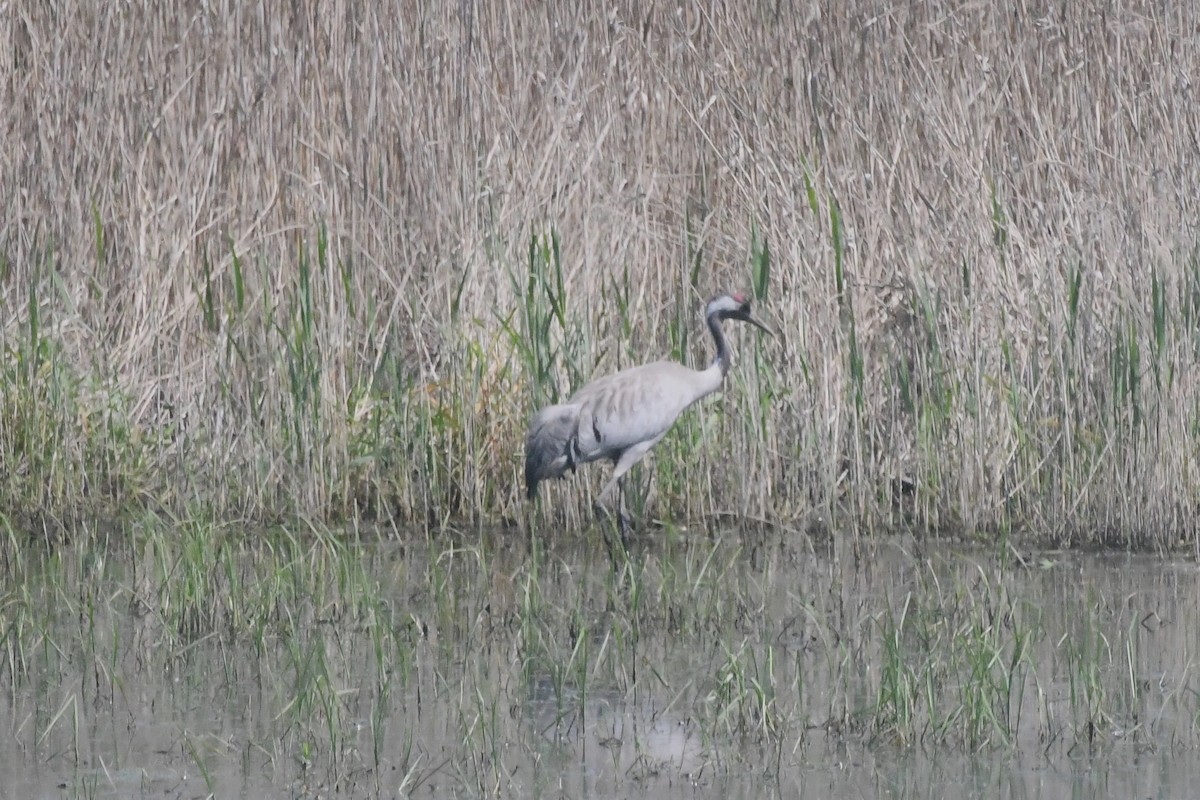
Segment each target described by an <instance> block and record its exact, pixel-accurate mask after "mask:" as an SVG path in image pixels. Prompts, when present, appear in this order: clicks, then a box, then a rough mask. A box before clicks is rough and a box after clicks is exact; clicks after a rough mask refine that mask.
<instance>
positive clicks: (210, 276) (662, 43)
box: [0, 1, 1200, 545]
mask: <svg viewBox="0 0 1200 800" xmlns="http://www.w3.org/2000/svg"><path fill="white" fill-rule="evenodd" d="M1198 27H1200V26H1198V25H1197V19H1196V12H1195V11H1194V9H1193V8H1192V7H1191V6H1190V5H1188V4H1185V3H1177V4H1168V6H1167V7H1166V8H1164V7H1162V6H1161V5H1159V4H1140V3H1134V4H1123V3H1104V2H1089V3H1085V4H1083V5H1071V6H1062V5H1061V4H1059V5H1053V6H1051V5H1038V4H1025V3H1021V4H1017V5H1016V6H1015V7H1012V8H1009V7H1006V8H1005V9H1003V10H999V9H993V8H992V7H991V6H989V5H988V4H981V5H974V6H968V5H961V4H956V3H948V2H933V3H927V4H921V5H919V6H914V7H905V6H898V7H894V8H888V7H881V6H877V5H876V4H872V3H867V2H851V3H846V4H804V3H801V4H785V3H774V4H750V3H747V4H730V5H728V6H725V7H720V8H713V9H709V8H708V4H694V3H686V2H685V3H682V4H668V5H666V6H654V7H650V8H646V7H643V6H642V5H640V4H632V3H618V4H615V5H614V4H590V3H584V4H568V5H555V6H554V7H552V8H542V7H541V6H540V5H538V4H516V3H511V2H509V3H501V4H490V5H489V4H443V5H441V6H436V5H435V6H428V4H417V3H409V2H401V3H396V4H391V5H387V6H382V7H371V8H362V7H360V6H359V5H357V4H353V3H346V2H330V3H323V4H321V5H320V7H319V8H317V9H315V10H314V9H306V8H301V7H299V6H297V7H292V8H287V9H284V8H279V7H276V6H274V5H272V4H266V3H260V4H253V3H229V2H219V1H218V2H211V3H205V4H189V3H168V4H144V5H139V4H125V5H122V6H119V7H114V8H112V9H108V8H106V9H104V10H93V9H90V8H84V7H82V6H73V5H69V4H68V5H65V6H61V7H57V8H56V7H54V6H53V5H49V4H16V5H14V6H10V7H9V8H8V10H7V11H5V12H4V15H3V17H2V18H0V52H3V53H5V54H6V56H5V60H6V64H7V65H8V69H7V70H6V74H5V75H4V79H3V84H2V85H3V89H2V90H0V91H2V92H3V103H0V120H2V124H3V129H4V131H5V142H6V146H5V147H4V148H3V149H2V150H0V185H3V186H5V187H8V191H6V192H4V193H3V194H2V196H0V203H3V205H4V209H3V212H4V213H3V215H2V216H0V259H2V260H0V303H2V305H0V308H2V312H0V314H2V316H0V324H2V328H3V336H4V356H3V364H2V366H3V374H2V375H0V380H2V381H3V386H4V396H3V401H2V402H3V405H0V470H2V471H3V473H4V474H3V477H4V481H3V485H4V487H5V488H4V490H3V491H4V493H5V495H4V500H3V503H4V505H5V506H6V507H9V508H14V509H24V510H31V511H32V510H37V509H41V510H43V511H46V512H47V513H49V515H50V516H52V517H64V518H65V517H69V516H70V515H72V514H75V513H81V512H88V513H90V512H93V511H95V510H97V509H106V510H111V509H112V508H114V507H115V508H121V507H124V506H126V505H127V504H130V503H133V504H150V505H153V506H157V507H165V508H169V509H174V510H177V511H181V512H187V511H198V510H200V509H203V510H204V511H205V512H206V513H215V514H219V515H229V514H243V515H246V516H251V517H270V516H277V515H281V514H291V513H303V514H306V515H317V516H322V515H332V516H337V515H342V514H352V513H369V514H394V515H399V516H401V517H412V518H419V519H431V520H435V521H436V520H442V519H446V518H449V517H453V516H462V515H466V516H470V517H484V518H490V517H496V516H505V517H514V516H517V515H518V514H519V508H520V505H519V504H520V497H521V494H520V491H519V487H518V485H517V484H518V476H519V456H518V455H517V451H518V449H519V446H520V444H519V443H520V437H521V433H522V429H523V425H524V423H525V420H526V418H527V415H528V413H529V412H530V406H531V404H532V403H533V402H534V399H535V398H538V397H545V396H553V395H554V393H555V392H556V391H558V392H562V391H567V390H568V389H569V388H570V387H569V384H570V383H572V382H573V381H576V380H579V379H583V378H586V377H588V376H589V375H591V374H592V373H593V372H595V371H600V370H609V369H612V368H615V367H617V366H619V365H624V364H628V363H630V361H631V360H633V359H641V358H645V357H649V356H671V355H674V356H676V357H683V358H686V359H688V360H689V361H691V362H692V363H697V362H699V361H701V360H703V359H705V358H707V346H708V343H707V342H706V341H705V340H704V337H703V335H702V332H701V329H700V327H699V323H698V319H697V310H698V308H699V304H700V302H701V301H702V299H703V298H704V297H705V296H706V295H708V294H709V293H711V292H713V291H715V290H717V289H723V288H727V287H744V286H748V285H749V283H750V280H749V276H750V274H751V271H752V270H751V263H752V261H755V262H756V263H757V264H758V265H759V267H761V265H762V264H763V263H764V260H766V251H764V248H763V246H762V245H763V244H764V243H765V247H766V248H768V249H769V264H770V273H769V280H763V278H764V277H765V276H764V275H763V274H762V273H761V271H760V272H759V280H758V281H757V282H756V283H757V284H758V286H757V288H758V289H759V290H760V291H762V292H765V298H763V302H762V303H761V311H762V313H763V315H764V316H766V317H767V318H768V319H771V320H773V321H774V322H775V324H776V325H777V326H778V327H779V328H780V329H781V331H782V332H783V335H782V337H781V339H782V341H780V342H777V343H775V344H769V345H766V346H764V347H762V348H761V349H759V348H757V346H756V345H753V344H751V342H750V340H749V338H748V337H743V336H739V337H738V342H737V347H738V351H739V352H740V354H741V355H742V362H743V363H742V364H741V365H740V367H739V369H738V377H737V379H736V380H735V381H734V383H733V385H732V386H731V387H730V389H729V391H727V392H726V397H725V399H724V400H723V401H722V402H720V403H713V404H710V405H709V407H708V408H707V411H706V412H705V414H704V415H701V416H695V417H693V418H692V419H691V420H689V422H688V423H687V424H686V425H684V426H683V428H682V430H681V431H680V433H679V434H678V435H677V436H676V437H674V438H673V439H671V440H668V442H666V443H664V445H665V446H664V447H663V448H662V452H660V453H659V456H658V459H657V461H656V462H655V464H656V465H655V467H653V469H654V470H655V475H656V477H657V480H656V481H654V482H653V486H654V490H653V491H654V495H653V497H652V500H653V504H652V505H653V507H654V508H655V509H656V510H657V512H658V513H659V514H662V515H668V514H669V515H680V516H696V515H706V514H711V513H715V512H721V511H726V510H735V511H737V512H739V513H741V514H745V515H749V516H752V517H765V518H777V517H786V518H794V517H801V516H805V515H808V514H810V513H816V514H819V515H821V516H823V517H825V518H826V519H832V520H834V522H835V523H837V522H838V521H841V522H853V523H858V524H866V525H870V526H875V525H880V526H886V525H891V524H895V523H896V522H903V521H910V522H914V523H916V524H918V525H922V526H930V527H934V528H966V529H968V530H993V529H994V530H1001V531H1004V530H1010V529H1012V528H1014V527H1020V528H1027V529H1029V530H1033V531H1035V532H1037V533H1039V534H1049V535H1051V536H1053V537H1054V538H1056V539H1057V540H1059V541H1069V540H1075V539H1078V538H1080V537H1084V538H1106V539H1107V538H1120V539H1122V540H1124V541H1139V542H1153V543H1156V544H1160V545H1163V544H1170V543H1173V542H1176V541H1179V540H1187V541H1191V542H1195V541H1196V537H1195V525H1194V522H1193V520H1194V517H1195V515H1194V513H1193V510H1194V504H1195V500H1196V490H1195V488H1194V486H1195V480H1194V477H1193V476H1194V474H1195V472H1196V469H1197V457H1196V426H1197V423H1198V411H1197V405H1196V400H1195V398H1196V397H1197V396H1198V394H1200V393H1198V392H1197V388H1198V383H1200V373H1198V372H1197V365H1196V353H1197V346H1198V340H1197V333H1196V331H1197V327H1196V324H1197V316H1198V315H1200V265H1198V262H1197V259H1196V249H1195V248H1196V246H1197V234H1196V225H1195V219H1196V200H1195V199H1194V198H1195V191H1194V187H1195V186H1196V185H1198V184H1200V180H1197V179H1198V177H1200V175H1198V174H1197V173H1198V171H1200V159H1198V158H1197V152H1198V143H1197V141H1196V138H1195V137H1196V131H1197V130H1198V129H1200V125H1198V124H1197V123H1198V122H1200V120H1198V114H1197V111H1196V109H1197V107H1198V104H1197V103H1196V101H1195V97H1194V89H1193V87H1192V85H1191V76H1193V75H1195V74H1197V73H1198V70H1197V67H1198V66H1200V65H1198V63H1197V62H1198V58H1197V54H1198V42H1197V34H1196V30H1197V29H1198ZM553 233H556V234H557V241H558V246H559V248H560V250H559V252H558V253H557V255H556V254H555V253H554V252H553V251H552V249H551V248H549V247H548V246H547V247H546V249H545V250H541V249H539V248H531V241H535V242H536V243H537V244H538V245H546V244H547V243H548V242H550V241H551V239H552V234H553ZM531 276H532V277H531ZM559 281H561V284H562V286H561V290H562V291H561V296H560V294H559V291H558V289H559V287H558V282H559ZM547 287H549V288H547ZM555 303H559V305H557V306H555ZM531 322H534V323H540V324H542V325H544V326H545V327H544V328H543V329H542V330H541V331H540V333H539V332H538V331H530V330H529V329H528V325H529V324H530V323H531ZM539 337H540V338H541V340H542V341H541V343H540V344H539V345H538V346H537V347H536V348H532V349H531V348H530V345H529V343H530V342H531V341H532V340H533V339H535V338H539ZM539 348H540V349H539ZM539 353H540V355H539ZM722 411H723V413H721V412H722ZM723 449H728V450H729V451H730V453H729V455H724V454H723V453H722V452H721V451H722V450H723ZM696 450H698V452H699V454H698V455H692V456H689V457H687V458H685V457H684V455H685V454H687V453H689V452H692V451H696ZM730 463H736V464H738V470H737V471H736V474H731V471H730V470H728V465H729V464H730ZM593 479H594V478H593ZM899 479H905V480H910V481H912V484H913V485H915V487H916V492H915V495H914V496H911V497H910V496H908V495H903V494H902V495H901V496H900V497H899V498H897V497H896V496H895V495H896V492H895V487H896V486H897V483H898V480H899ZM586 494H587V492H586V491H583V490H582V487H578V486H576V487H574V488H571V489H568V490H565V491H556V492H552V493H551V497H552V503H551V506H552V508H553V509H554V510H553V511H552V512H551V513H553V514H555V515H558V516H563V515H565V517H566V518H568V521H572V520H579V519H581V518H584V517H585V516H586V513H585V510H586V508H587V503H586V501H585V500H584V497H585V496H586ZM564 509H565V510H564Z"/></svg>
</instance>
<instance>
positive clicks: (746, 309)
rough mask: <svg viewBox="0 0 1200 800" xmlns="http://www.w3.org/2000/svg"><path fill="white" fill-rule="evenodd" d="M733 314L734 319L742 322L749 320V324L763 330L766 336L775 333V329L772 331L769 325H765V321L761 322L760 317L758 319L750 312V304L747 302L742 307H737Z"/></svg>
mask: <svg viewBox="0 0 1200 800" xmlns="http://www.w3.org/2000/svg"><path fill="white" fill-rule="evenodd" d="M733 316H734V318H735V319H740V320H741V321H742V322H749V323H750V324H751V325H753V326H754V327H756V328H758V329H759V330H761V331H763V332H764V333H766V334H767V335H768V336H774V335H775V331H773V330H771V329H770V328H769V327H767V323H765V322H763V321H762V320H761V319H758V318H757V317H755V316H754V315H753V314H751V313H750V304H749V303H747V304H746V305H745V306H743V307H742V308H740V309H738V311H737V312H736V313H735V314H734V315H733Z"/></svg>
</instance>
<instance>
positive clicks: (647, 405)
mask: <svg viewBox="0 0 1200 800" xmlns="http://www.w3.org/2000/svg"><path fill="white" fill-rule="evenodd" d="M705 319H706V321H707V323H708V328H709V330H710V331H711V333H712V335H713V339H714V340H715V342H716V345H717V354H716V357H715V358H714V359H713V362H712V364H711V365H710V366H709V367H708V369H704V370H694V369H690V368H688V367H685V366H684V365H682V364H677V363H675V362H673V361H656V362H654V363H652V364H644V365H642V366H638V367H631V368H630V369H626V370H622V371H620V372H617V373H615V374H613V375H606V376H604V377H602V378H597V379H595V380H593V381H592V382H590V383H588V384H587V385H585V386H584V387H583V388H581V389H580V390H579V391H577V392H576V393H575V394H574V395H572V396H571V398H570V399H569V400H567V401H566V402H565V403H558V404H555V405H549V406H546V407H545V408H542V409H541V410H540V411H538V412H537V414H535V415H534V417H533V420H532V422H530V425H529V431H528V433H527V435H526V438H525V486H526V490H527V492H528V496H529V498H530V499H532V498H534V497H536V496H537V487H538V484H539V483H541V482H542V481H544V480H549V479H551V478H561V477H563V476H564V475H565V474H566V472H567V471H568V470H570V471H571V472H572V473H574V471H575V470H576V469H577V468H578V467H579V465H580V464H587V463H589V462H591V461H599V460H602V459H609V460H611V461H612V462H613V474H612V478H611V479H610V480H609V482H608V483H607V484H606V485H605V487H604V489H603V490H602V491H601V492H600V494H599V496H598V497H597V500H596V505H597V508H598V510H599V509H601V508H602V504H603V501H604V498H605V497H607V496H608V494H609V493H610V492H612V490H613V488H614V487H617V486H620V487H621V488H622V490H623V481H622V479H623V477H624V475H625V473H626V472H628V471H629V469H630V468H631V467H632V466H633V465H634V464H636V463H637V462H638V461H640V460H641V459H642V458H643V457H644V456H645V455H646V453H648V452H650V449H651V448H653V447H654V445H656V444H658V442H659V441H660V440H661V439H662V438H663V436H665V435H666V434H667V431H669V430H670V429H671V426H673V425H674V424H675V420H676V419H678V418H679V415H680V414H682V413H683V412H684V411H685V410H687V408H688V407H689V406H691V405H692V404H693V403H695V402H696V401H697V400H699V399H701V398H703V397H706V396H707V395H709V394H712V393H713V392H715V391H716V390H717V389H719V388H721V384H722V382H723V381H724V378H725V375H726V373H727V372H729V368H730V366H731V364H732V356H731V355H730V352H729V347H728V344H727V343H726V341H725V334H724V330H723V329H722V327H721V323H722V322H723V321H724V320H726V319H736V320H741V321H743V322H749V323H751V324H752V325H756V326H758V327H759V328H761V329H762V330H764V331H766V332H767V333H771V331H770V329H769V328H767V326H766V325H764V324H763V323H762V322H760V321H759V320H757V319H755V318H754V316H753V315H752V314H751V313H750V301H749V300H748V299H746V298H745V297H744V296H743V295H741V294H734V295H726V294H722V295H717V296H716V297H714V298H713V299H712V300H710V301H709V302H708V304H707V305H706V306H705ZM619 520H620V523H621V532H622V535H625V533H626V532H627V531H628V528H629V520H628V517H627V516H626V514H625V511H624V492H623V491H622V496H621V508H620V512H619Z"/></svg>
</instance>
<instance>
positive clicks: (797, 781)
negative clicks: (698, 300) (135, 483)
mask: <svg viewBox="0 0 1200 800" xmlns="http://www.w3.org/2000/svg"><path fill="white" fill-rule="evenodd" d="M413 537H414V538H415V539H416V540H417V542H418V543H417V544H411V543H410V544H398V543H397V542H396V541H395V538H396V537H395V536H393V537H388V538H384V539H380V538H379V537H376V536H374V535H372V536H370V537H368V536H365V535H355V536H342V537H331V536H323V535H312V536H307V535H303V534H299V533H283V534H278V533H277V534H272V535H269V536H268V535H263V536H251V535H248V534H247V535H232V534H229V533H227V532H225V533H220V534H218V533H215V532H210V533H204V534H196V533H193V534H190V535H180V536H178V537H174V536H152V535H144V536H140V537H139V536H138V535H133V537H132V541H133V544H124V543H123V544H121V545H120V546H112V545H109V546H106V547H104V548H101V547H99V546H74V547H73V546H60V547H59V548H58V549H57V550H55V551H53V552H43V551H42V550H41V549H39V548H38V547H34V546H30V548H29V549H27V550H24V551H23V552H22V553H21V554H20V555H19V556H14V557H10V558H8V559H7V560H6V561H5V563H4V571H5V583H4V588H3V594H2V595H0V597H2V600H0V625H2V626H3V627H2V628H0V636H2V637H3V649H2V651H0V655H2V657H3V659H4V661H3V664H0V688H3V691H2V692H0V698H2V700H0V718H6V719H7V722H6V723H5V728H6V731H5V732H6V734H7V736H6V739H7V741H8V746H6V747H3V748H0V772H2V773H3V774H4V775H5V776H6V778H5V781H4V786H5V788H4V789H2V790H0V795H4V796H11V797H47V798H59V797H156V798H157V797H188V798H191V797H204V796H208V795H210V794H212V795H215V796H218V797H234V796H254V795H260V796H270V797H277V796H293V797H328V796H351V797H359V796H361V797H395V796H414V797H418V796H419V797H439V798H440V797H479V796H509V797H546V798H562V797H571V798H576V797H594V798H617V797H643V796H653V797H656V798H661V800H666V799H667V798H689V799H691V800H694V799H695V798H730V797H732V798H742V797H745V798H751V797H753V798H761V797H789V798H796V797H799V798H851V797H853V798H858V797H896V798H925V797H952V796H953V797H981V798H982V797H988V798H992V797H1013V798H1061V797H1066V796H1070V797H1192V796H1194V795H1195V787H1196V786H1200V751H1198V749H1197V748H1198V747H1200V736H1198V735H1197V733H1198V731H1200V672H1198V671H1197V665H1196V664H1195V663H1194V662H1195V659H1196V655H1197V653H1198V652H1200V580H1198V575H1200V571H1198V570H1197V567H1196V564H1195V563H1194V562H1193V561H1191V560H1187V559H1181V560H1171V559H1167V558H1164V557H1159V556H1151V555H1147V556H1142V555H1138V556H1130V555H1111V554H1101V555H1096V554H1075V553H1037V554H1025V555H1023V556H1021V555H1017V553H1016V552H1015V551H1013V550H1011V549H1009V548H1006V547H999V546H998V547H995V548H992V549H986V548H979V549H967V548H957V547H956V548H951V547H948V546H944V545H940V544H936V543H928V542H926V543H918V542H914V541H912V540H911V539H910V540H904V541H894V542H887V543H875V542H870V541H867V540H862V539H856V538H854V537H852V536H846V537H840V538H839V539H838V540H837V541H835V542H833V543H826V544H820V543H813V542H811V541H810V540H808V539H807V538H805V537H804V536H803V535H801V534H798V533H793V532H780V531H774V532H768V533H763V532H760V531H754V532H740V531H736V530H727V531H722V532H713V533H709V532H689V531H672V532H669V533H664V532H656V533H652V534H649V535H646V536H645V537H644V538H642V539H640V540H639V541H638V542H637V543H636V545H635V546H634V548H633V549H632V551H631V552H630V554H629V556H628V559H627V560H626V559H623V558H619V557H615V558H614V557H611V556H610V554H609V551H608V548H607V547H606V545H605V544H604V539H603V538H602V537H601V536H600V535H599V534H598V533H595V532H593V533H592V534H590V535H589V536H587V537H568V536H565V535H564V536H563V537H560V538H558V539H554V540H548V539H540V540H538V541H536V542H534V543H532V544H531V543H530V542H528V541H526V540H525V539H524V538H523V536H521V535H518V534H512V533H503V532H484V533H464V534H433V535H431V536H428V537H427V536H426V535H425V534H423V533H418V534H413Z"/></svg>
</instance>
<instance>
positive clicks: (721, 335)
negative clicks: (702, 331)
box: [708, 314, 733, 380]
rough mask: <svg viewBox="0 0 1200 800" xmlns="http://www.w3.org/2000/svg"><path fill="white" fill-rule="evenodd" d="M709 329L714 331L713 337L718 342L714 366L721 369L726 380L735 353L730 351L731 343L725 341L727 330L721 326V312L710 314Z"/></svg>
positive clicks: (722, 377) (722, 376)
mask: <svg viewBox="0 0 1200 800" xmlns="http://www.w3.org/2000/svg"><path fill="white" fill-rule="evenodd" d="M708 329H709V330H710V331H712V336H713V339H714V340H715V341H716V343H717V356H716V358H715V359H713V366H714V367H716V368H717V369H719V370H720V371H721V380H724V379H725V375H726V374H727V373H728V372H729V368H730V367H731V366H733V354H732V353H730V352H729V343H728V342H726V341H725V330H724V329H723V328H722V327H721V317H720V315H719V314H709V315H708ZM711 368H712V367H710V368H709V369H711Z"/></svg>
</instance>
